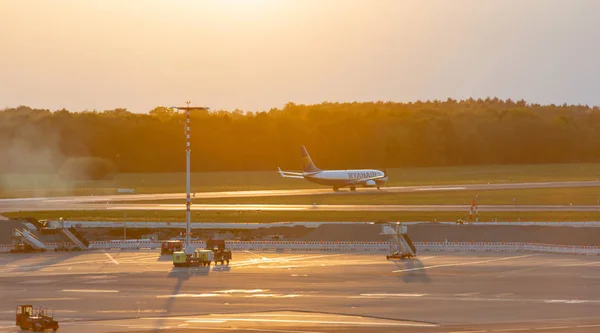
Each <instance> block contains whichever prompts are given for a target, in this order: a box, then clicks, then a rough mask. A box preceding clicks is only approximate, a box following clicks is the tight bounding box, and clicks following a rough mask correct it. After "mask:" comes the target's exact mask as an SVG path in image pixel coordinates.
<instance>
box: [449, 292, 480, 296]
mask: <svg viewBox="0 0 600 333" xmlns="http://www.w3.org/2000/svg"><path fill="white" fill-rule="evenodd" d="M476 295H479V293H463V294H454V296H461V297H466V296H476Z"/></svg>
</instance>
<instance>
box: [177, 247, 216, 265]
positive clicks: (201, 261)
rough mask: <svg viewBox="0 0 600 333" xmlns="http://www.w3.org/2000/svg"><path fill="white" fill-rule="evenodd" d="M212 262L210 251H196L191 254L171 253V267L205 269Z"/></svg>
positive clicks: (211, 252) (212, 257)
mask: <svg viewBox="0 0 600 333" xmlns="http://www.w3.org/2000/svg"><path fill="white" fill-rule="evenodd" d="M213 260H214V254H213V251H211V250H203V249H196V250H195V251H194V253H193V254H186V253H185V252H182V251H177V252H173V266H175V267H205V266H210V263H211V262H212V261H213Z"/></svg>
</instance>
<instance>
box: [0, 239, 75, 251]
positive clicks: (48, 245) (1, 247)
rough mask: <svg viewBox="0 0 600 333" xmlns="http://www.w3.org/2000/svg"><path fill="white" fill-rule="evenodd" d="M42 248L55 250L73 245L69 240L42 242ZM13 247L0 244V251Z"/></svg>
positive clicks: (9, 249)
mask: <svg viewBox="0 0 600 333" xmlns="http://www.w3.org/2000/svg"><path fill="white" fill-rule="evenodd" d="M44 245H45V248H44V250H46V251H50V250H52V251H53V250H56V249H61V250H63V249H74V248H75V246H74V245H73V243H71V242H58V243H44ZM14 248H15V246H14V245H0V253H7V252H11V251H12V250H13V249H14Z"/></svg>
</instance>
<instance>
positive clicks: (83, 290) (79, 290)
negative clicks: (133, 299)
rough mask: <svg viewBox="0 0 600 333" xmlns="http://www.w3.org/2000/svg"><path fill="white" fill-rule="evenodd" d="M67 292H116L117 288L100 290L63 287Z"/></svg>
mask: <svg viewBox="0 0 600 333" xmlns="http://www.w3.org/2000/svg"><path fill="white" fill-rule="evenodd" d="M62 291H63V292H68V293H118V292H119V291H118V290H100V289H63V290H62Z"/></svg>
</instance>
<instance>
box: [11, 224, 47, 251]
mask: <svg viewBox="0 0 600 333" xmlns="http://www.w3.org/2000/svg"><path fill="white" fill-rule="evenodd" d="M14 235H15V236H16V237H19V238H21V239H22V240H23V241H24V242H25V243H27V244H29V245H31V246H32V247H33V248H36V249H40V250H46V244H44V242H42V241H41V240H40V239H39V238H37V237H36V235H34V234H32V233H31V232H30V231H29V230H27V229H23V230H19V229H14Z"/></svg>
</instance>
